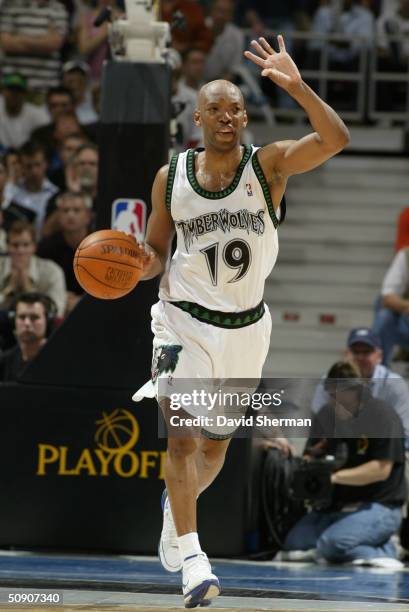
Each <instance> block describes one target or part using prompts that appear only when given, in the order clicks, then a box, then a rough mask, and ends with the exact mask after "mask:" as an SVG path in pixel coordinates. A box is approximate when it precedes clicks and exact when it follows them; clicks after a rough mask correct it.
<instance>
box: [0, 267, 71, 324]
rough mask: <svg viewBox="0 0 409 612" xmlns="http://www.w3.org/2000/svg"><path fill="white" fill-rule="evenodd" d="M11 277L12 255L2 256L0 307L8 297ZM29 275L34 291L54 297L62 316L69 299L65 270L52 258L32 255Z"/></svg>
mask: <svg viewBox="0 0 409 612" xmlns="http://www.w3.org/2000/svg"><path fill="white" fill-rule="evenodd" d="M10 277H11V260H10V256H8V255H6V256H4V257H0V307H1V304H2V302H5V301H6V300H7V297H8V285H9V282H10ZM29 277H30V281H31V282H32V289H31V290H32V291H39V292H40V293H44V294H45V295H48V296H49V297H50V298H52V299H53V300H54V302H55V304H56V306H57V311H58V315H59V316H62V315H63V314H64V310H65V304H66V301H67V292H66V287H65V277H64V272H63V271H62V269H61V268H60V266H58V265H57V264H56V263H54V262H53V261H51V260H50V259H41V258H40V257H37V256H36V255H33V256H32V257H31V261H30V268H29Z"/></svg>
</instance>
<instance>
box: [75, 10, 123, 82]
mask: <svg viewBox="0 0 409 612" xmlns="http://www.w3.org/2000/svg"><path fill="white" fill-rule="evenodd" d="M107 6H110V7H111V9H112V15H113V18H114V19H117V18H118V17H119V15H120V11H119V10H118V8H117V2H116V0H97V1H96V3H95V4H94V6H93V7H92V8H89V9H88V10H86V11H84V12H83V13H82V14H81V15H80V18H79V25H78V50H79V52H80V53H81V55H83V56H85V59H86V61H87V63H88V65H89V70H90V77H91V80H92V81H93V82H98V81H99V80H100V79H101V76H102V67H103V64H104V61H105V60H106V59H107V57H108V55H109V44H108V23H107V22H105V23H103V24H102V25H101V26H99V27H95V26H94V21H95V19H96V17H97V16H98V15H99V13H100V12H101V11H102V10H103V9H104V8H106V7H107Z"/></svg>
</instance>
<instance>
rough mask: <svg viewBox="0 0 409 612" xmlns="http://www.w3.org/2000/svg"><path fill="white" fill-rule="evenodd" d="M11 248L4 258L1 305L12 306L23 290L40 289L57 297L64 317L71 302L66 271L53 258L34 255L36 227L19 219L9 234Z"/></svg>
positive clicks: (0, 277) (0, 266) (0, 262)
mask: <svg viewBox="0 0 409 612" xmlns="http://www.w3.org/2000/svg"><path fill="white" fill-rule="evenodd" d="M7 248H8V255H6V256H2V257H0V308H3V309H8V308H10V305H11V304H12V302H13V300H14V299H15V297H16V296H17V295H18V294H19V293H22V292H25V291H39V292H40V293H44V294H45V295H48V297H50V298H51V299H52V300H54V302H55V304H56V306H57V312H58V314H59V315H60V316H62V315H63V314H64V311H65V306H66V301H67V294H66V288H65V279H64V272H63V271H62V270H61V268H60V267H59V266H58V265H57V264H56V263H54V262H53V261H49V260H48V259H40V258H39V257H37V256H36V255H34V253H35V250H36V237H35V230H34V228H33V227H32V226H31V225H29V224H28V223H25V222H24V221H16V222H15V223H14V224H13V225H12V226H11V228H10V229H9V231H8V233H7Z"/></svg>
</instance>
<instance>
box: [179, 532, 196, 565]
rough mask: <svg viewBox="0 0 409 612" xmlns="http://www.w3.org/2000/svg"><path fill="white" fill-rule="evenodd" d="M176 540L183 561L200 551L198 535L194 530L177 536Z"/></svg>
mask: <svg viewBox="0 0 409 612" xmlns="http://www.w3.org/2000/svg"><path fill="white" fill-rule="evenodd" d="M178 542H179V550H180V554H181V556H182V559H183V561H185V560H186V559H188V558H189V557H192V556H195V555H199V554H200V553H201V552H202V549H201V548H200V543H199V536H198V534H197V533H196V532H195V531H194V532H191V533H186V534H185V535H182V536H180V537H179V538H178Z"/></svg>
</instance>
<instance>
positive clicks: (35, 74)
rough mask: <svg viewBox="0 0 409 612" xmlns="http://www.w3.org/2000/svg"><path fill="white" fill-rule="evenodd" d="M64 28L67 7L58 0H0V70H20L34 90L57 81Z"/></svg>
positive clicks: (49, 85)
mask: <svg viewBox="0 0 409 612" xmlns="http://www.w3.org/2000/svg"><path fill="white" fill-rule="evenodd" d="M67 28H68V17H67V11H66V10H65V8H64V6H63V5H62V4H61V2H58V0H4V2H3V4H2V5H1V8H0V47H1V48H2V51H3V53H4V55H3V58H2V71H3V74H4V75H7V74H15V73H16V72H18V73H20V74H22V75H23V76H24V77H25V78H26V79H27V81H28V87H29V89H31V90H34V91H38V92H46V91H47V90H48V89H49V88H50V87H55V86H56V85H58V84H59V82H60V72H61V58H60V50H61V48H62V46H63V44H64V40H65V37H66V34H67ZM39 65H40V66H41V69H39Z"/></svg>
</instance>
